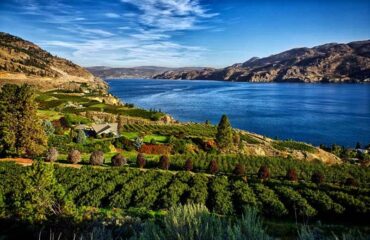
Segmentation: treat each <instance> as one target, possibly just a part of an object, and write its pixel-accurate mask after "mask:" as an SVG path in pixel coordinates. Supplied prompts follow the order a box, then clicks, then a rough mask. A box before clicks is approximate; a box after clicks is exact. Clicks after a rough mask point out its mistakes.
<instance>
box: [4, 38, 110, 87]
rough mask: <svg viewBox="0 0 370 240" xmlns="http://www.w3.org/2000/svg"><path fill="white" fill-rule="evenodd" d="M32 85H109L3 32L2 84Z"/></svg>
mask: <svg viewBox="0 0 370 240" xmlns="http://www.w3.org/2000/svg"><path fill="white" fill-rule="evenodd" d="M4 83H28V84H32V85H36V86H38V87H40V88H42V89H54V88H64V89H75V88H79V87H80V86H84V87H85V88H90V89H100V90H106V89H107V85H106V83H105V82H104V81H103V80H101V79H99V78H96V77H95V76H94V75H92V74H91V73H90V72H89V71H87V70H86V69H84V68H82V67H80V66H78V65H76V64H74V63H72V62H71V61H68V60H66V59H63V58H59V57H56V56H53V55H51V54H50V53H49V52H47V51H45V50H43V49H41V48H40V47H39V46H37V45H35V44H33V43H31V42H29V41H26V40H23V39H21V38H19V37H16V36H13V35H10V34H7V33H3V32H0V84H4Z"/></svg>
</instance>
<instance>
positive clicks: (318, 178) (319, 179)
mask: <svg viewBox="0 0 370 240" xmlns="http://www.w3.org/2000/svg"><path fill="white" fill-rule="evenodd" d="M324 180H325V177H324V175H323V174H322V173H321V172H315V173H313V174H312V176H311V181H312V182H313V183H316V184H320V183H323V182H324Z"/></svg>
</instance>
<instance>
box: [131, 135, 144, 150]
mask: <svg viewBox="0 0 370 240" xmlns="http://www.w3.org/2000/svg"><path fill="white" fill-rule="evenodd" d="M133 144H134V147H135V148H136V150H139V149H140V148H141V146H142V145H143V139H142V138H141V137H137V138H135V141H134V143H133Z"/></svg>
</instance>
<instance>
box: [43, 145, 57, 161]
mask: <svg viewBox="0 0 370 240" xmlns="http://www.w3.org/2000/svg"><path fill="white" fill-rule="evenodd" d="M57 159H58V150H57V149H56V148H54V147H52V148H49V150H48V151H47V152H46V156H45V161H46V162H55V161H56V160H57Z"/></svg>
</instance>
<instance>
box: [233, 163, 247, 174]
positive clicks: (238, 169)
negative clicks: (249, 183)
mask: <svg viewBox="0 0 370 240" xmlns="http://www.w3.org/2000/svg"><path fill="white" fill-rule="evenodd" d="M234 175H236V176H239V177H242V176H244V175H245V166H244V165H243V164H240V163H238V164H236V165H235V168H234Z"/></svg>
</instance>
